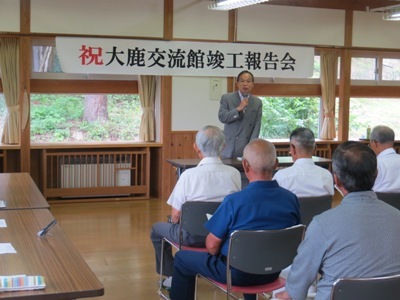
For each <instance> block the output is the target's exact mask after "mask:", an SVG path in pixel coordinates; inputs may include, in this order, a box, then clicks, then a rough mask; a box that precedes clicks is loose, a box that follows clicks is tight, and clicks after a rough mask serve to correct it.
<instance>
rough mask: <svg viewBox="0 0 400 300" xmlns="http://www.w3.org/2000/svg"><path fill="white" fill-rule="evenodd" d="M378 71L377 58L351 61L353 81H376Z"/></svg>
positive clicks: (356, 58) (355, 58)
mask: <svg viewBox="0 0 400 300" xmlns="http://www.w3.org/2000/svg"><path fill="white" fill-rule="evenodd" d="M376 70H377V66H376V59H375V58H364V57H353V58H352V59H351V79H360V80H375V78H376V77H375V76H376V75H375V73H376Z"/></svg>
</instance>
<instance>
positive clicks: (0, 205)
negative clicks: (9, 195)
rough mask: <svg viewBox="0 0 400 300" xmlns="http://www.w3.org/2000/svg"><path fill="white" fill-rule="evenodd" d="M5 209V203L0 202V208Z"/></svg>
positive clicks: (3, 201)
mask: <svg viewBox="0 0 400 300" xmlns="http://www.w3.org/2000/svg"><path fill="white" fill-rule="evenodd" d="M5 207H6V201H5V200H0V208H5Z"/></svg>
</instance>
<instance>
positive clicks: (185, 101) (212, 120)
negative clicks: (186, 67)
mask: <svg viewBox="0 0 400 300" xmlns="http://www.w3.org/2000/svg"><path fill="white" fill-rule="evenodd" d="M221 83H222V88H221V92H222V93H226V91H227V80H226V79H223V80H221ZM218 109H219V100H211V99H210V78H208V77H174V78H173V80H172V130H196V131H197V130H199V129H200V128H202V127H203V126H205V125H216V126H219V127H220V128H221V129H222V128H223V124H222V123H220V122H219V120H218Z"/></svg>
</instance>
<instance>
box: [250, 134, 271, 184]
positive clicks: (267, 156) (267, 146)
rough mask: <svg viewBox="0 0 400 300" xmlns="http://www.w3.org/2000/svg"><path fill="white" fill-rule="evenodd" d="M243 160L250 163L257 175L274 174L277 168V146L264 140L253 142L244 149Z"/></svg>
mask: <svg viewBox="0 0 400 300" xmlns="http://www.w3.org/2000/svg"><path fill="white" fill-rule="evenodd" d="M243 160H246V161H247V162H248V164H249V165H250V167H251V169H252V171H253V173H255V174H259V175H263V174H267V173H270V174H272V172H273V171H274V169H275V167H276V149H275V146H274V145H273V144H272V143H270V142H268V141H266V140H263V139H254V140H251V141H250V143H248V144H247V146H246V147H245V148H244V151H243ZM249 179H250V178H249Z"/></svg>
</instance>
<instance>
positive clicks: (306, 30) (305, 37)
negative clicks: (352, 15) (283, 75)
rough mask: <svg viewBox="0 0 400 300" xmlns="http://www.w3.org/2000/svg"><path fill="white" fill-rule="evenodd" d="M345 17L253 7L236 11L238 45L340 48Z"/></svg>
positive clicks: (327, 12) (331, 11) (301, 9)
mask: <svg viewBox="0 0 400 300" xmlns="http://www.w3.org/2000/svg"><path fill="white" fill-rule="evenodd" d="M344 17H345V13H344V11H341V10H334V9H310V8H304V7H288V6H276V5H253V6H248V7H245V8H241V9H239V10H238V32H237V38H238V40H239V41H256V42H267V43H290V44H311V45H332V46H342V45H343V43H344Z"/></svg>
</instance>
